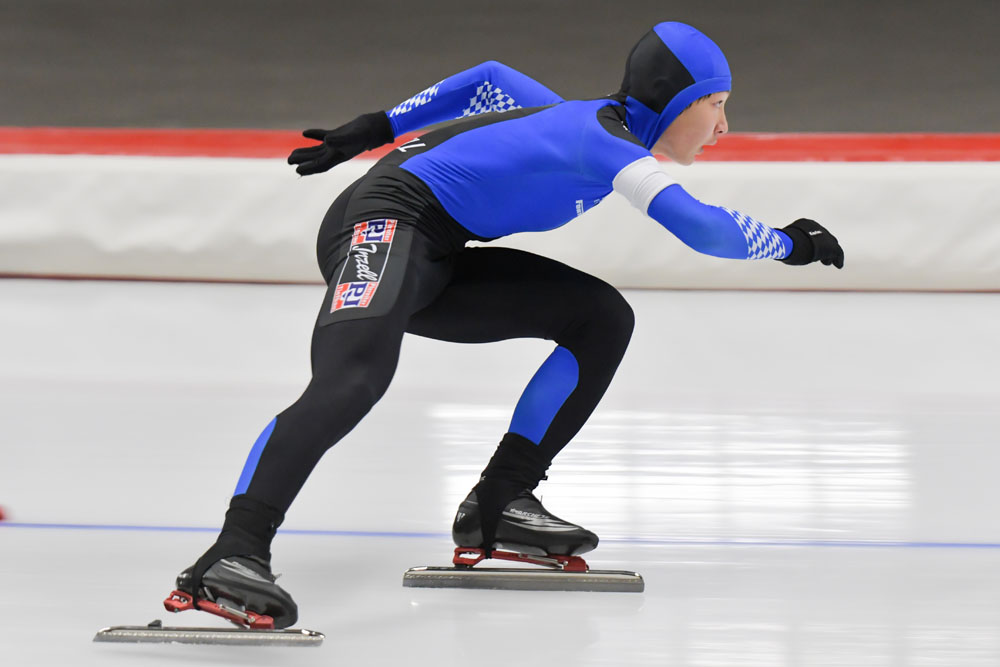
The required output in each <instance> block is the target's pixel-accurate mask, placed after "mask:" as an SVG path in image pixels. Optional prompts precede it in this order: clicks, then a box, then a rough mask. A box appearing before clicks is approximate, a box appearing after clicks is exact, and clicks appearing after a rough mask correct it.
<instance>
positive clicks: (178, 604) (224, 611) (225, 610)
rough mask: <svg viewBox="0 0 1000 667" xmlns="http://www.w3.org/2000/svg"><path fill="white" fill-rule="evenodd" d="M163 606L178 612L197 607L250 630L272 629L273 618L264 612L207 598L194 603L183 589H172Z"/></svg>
mask: <svg viewBox="0 0 1000 667" xmlns="http://www.w3.org/2000/svg"><path fill="white" fill-rule="evenodd" d="M163 607H164V608H165V609H166V610H167V611H170V612H174V613H178V612H182V611H188V610H190V609H199V610H201V611H205V612H208V613H209V614H213V615H215V616H220V617H222V618H224V619H226V620H227V621H232V622H233V623H235V624H236V625H238V626H240V627H242V628H249V629H251V630H274V619H273V618H271V617H270V616H265V615H264V614H256V613H254V612H252V611H244V610H240V609H232V608H231V607H223V606H220V605H218V604H216V603H215V602H210V601H208V600H198V603H197V604H195V603H194V600H193V599H192V597H191V595H190V594H189V593H185V592H184V591H173V592H171V593H170V597H168V598H167V599H166V600H164V601H163Z"/></svg>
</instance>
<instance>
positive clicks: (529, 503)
mask: <svg viewBox="0 0 1000 667" xmlns="http://www.w3.org/2000/svg"><path fill="white" fill-rule="evenodd" d="M451 535H452V539H454V541H455V544H456V545H458V546H459V547H467V548H478V549H483V550H485V551H487V555H488V554H489V552H490V551H493V550H500V551H508V552H515V553H519V554H531V555H536V556H553V555H558V556H578V555H580V554H585V553H587V552H588V551H593V550H594V549H595V548H596V547H597V542H598V537H597V535H595V534H594V533H592V532H590V531H589V530H587V529H586V528H582V527H580V526H577V525H576V524H572V523H569V522H568V521H564V520H563V519H560V518H559V517H557V516H554V515H553V514H552V513H551V512H549V511H548V510H547V509H545V508H544V507H543V506H542V503H541V502H540V501H539V500H538V498H536V497H535V496H534V494H532V493H531V491H528V490H524V491H522V492H521V493H519V494H518V495H517V496H516V497H515V498H514V499H513V500H511V501H510V502H509V503H507V504H506V506H504V508H503V511H502V512H501V514H500V517H499V519H498V520H497V524H496V531H495V534H494V537H493V541H492V544H484V543H483V542H484V540H483V528H482V519H481V517H480V511H479V502H478V500H477V498H476V492H475V491H471V492H470V493H469V495H468V497H466V499H465V500H463V501H462V504H461V505H459V506H458V513H457V514H456V515H455V523H454V524H453V525H452V529H451Z"/></svg>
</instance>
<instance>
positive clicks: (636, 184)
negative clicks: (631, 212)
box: [611, 155, 677, 213]
mask: <svg viewBox="0 0 1000 667" xmlns="http://www.w3.org/2000/svg"><path fill="white" fill-rule="evenodd" d="M611 184H612V187H614V189H615V192H617V193H618V194H620V195H622V196H624V197H625V198H626V199H628V200H629V202H630V203H631V204H632V206H635V207H636V208H637V209H639V210H640V211H642V212H643V213H646V212H647V211H648V210H649V204H650V202H652V201H653V199H654V198H655V197H656V195H658V194H660V193H661V192H662V191H663V190H664V189H665V188H667V187H669V186H671V185H676V184H677V181H675V180H674V179H672V178H670V176H668V175H667V173H666V172H665V171H663V170H662V169H660V164H659V162H657V161H656V158H655V157H653V156H652V155H649V156H647V157H643V158H639V159H638V160H636V161H635V162H632V163H631V164H628V165H626V166H625V167H624V168H623V169H622V170H621V171H619V172H618V175H617V176H615V178H614V180H613V181H612V182H611Z"/></svg>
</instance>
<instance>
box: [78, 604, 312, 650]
mask: <svg viewBox="0 0 1000 667" xmlns="http://www.w3.org/2000/svg"><path fill="white" fill-rule="evenodd" d="M163 606H164V607H165V608H166V610H167V611H171V612H181V611H188V610H199V611H203V612H207V613H209V614H212V615H213V616H219V617H221V618H224V619H226V620H228V621H230V622H231V623H232V624H233V627H229V628H226V627H169V626H164V625H163V623H162V622H161V621H160V620H155V621H153V622H151V623H149V624H148V625H116V626H111V627H108V628H104V629H102V630H99V631H98V632H97V634H96V635H94V641H95V642H114V643H132V644H134V643H143V644H171V643H174V644H216V645H223V646H319V645H320V644H322V643H323V639H324V635H323V634H322V633H320V632H315V631H313V630H300V629H296V628H285V629H278V630H276V629H275V628H274V619H273V618H271V617H270V616H266V615H263V614H257V613H254V612H252V611H248V610H246V609H245V608H243V607H242V606H241V605H238V604H236V603H234V602H232V601H230V600H225V599H221V598H219V599H217V600H215V601H214V602H212V601H208V600H198V601H197V603H195V602H194V601H193V600H192V598H191V595H190V594H189V593H186V592H184V591H173V592H172V593H171V594H170V596H169V597H168V598H167V599H166V600H164V601H163Z"/></svg>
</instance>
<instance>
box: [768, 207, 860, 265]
mask: <svg viewBox="0 0 1000 667" xmlns="http://www.w3.org/2000/svg"><path fill="white" fill-rule="evenodd" d="M781 231H783V232H785V233H786V234H788V237H789V238H790V239H792V244H793V246H792V252H791V253H789V255H788V257H786V258H784V259H782V260H780V261H782V262H784V263H785V264H795V265H801V264H811V263H812V262H822V263H823V264H824V265H826V266H830V265H831V264H833V265H834V266H835V267H837V268H838V269H842V268H844V249H843V248H841V247H840V243H839V242H838V241H837V237H836V236H834V235H833V234H831V233H830V232H829V231H827V229H826V228H825V227H823V225H821V224H819V223H818V222H816V221H815V220H809V219H808V218H799V219H798V220H796V221H795V222H793V223H792V224H790V225H788V226H787V227H783V228H782V229H781Z"/></svg>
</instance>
